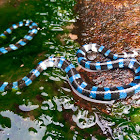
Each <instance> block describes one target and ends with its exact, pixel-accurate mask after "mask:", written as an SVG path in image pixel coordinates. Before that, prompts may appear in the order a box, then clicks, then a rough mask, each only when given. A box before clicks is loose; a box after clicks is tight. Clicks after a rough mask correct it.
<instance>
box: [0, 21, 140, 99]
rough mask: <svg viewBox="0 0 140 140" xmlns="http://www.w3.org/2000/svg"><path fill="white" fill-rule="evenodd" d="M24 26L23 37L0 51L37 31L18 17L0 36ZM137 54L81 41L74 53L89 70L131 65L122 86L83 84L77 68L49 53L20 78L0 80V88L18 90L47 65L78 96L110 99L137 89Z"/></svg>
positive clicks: (17, 45)
mask: <svg viewBox="0 0 140 140" xmlns="http://www.w3.org/2000/svg"><path fill="white" fill-rule="evenodd" d="M22 26H27V27H29V32H28V34H27V35H25V36H24V38H23V39H21V40H19V41H18V42H17V43H15V44H10V45H9V46H8V47H6V48H4V47H2V48H0V55H2V54H5V53H8V52H9V51H13V50H17V49H18V48H20V47H22V46H25V45H26V44H27V43H28V42H29V41H30V40H32V39H33V37H34V36H35V35H36V34H37V32H38V25H37V24H36V23H34V22H32V21H30V20H25V21H21V22H19V23H17V24H13V25H12V26H11V27H10V28H8V29H7V30H6V31H4V33H2V34H1V35H0V37H6V36H7V35H8V34H11V33H12V31H13V30H14V29H17V28H18V27H22ZM89 51H92V52H96V53H97V52H99V53H101V54H103V55H104V56H106V57H108V58H110V59H111V60H110V61H107V62H96V63H95V62H93V61H89V59H87V53H88V52H89ZM136 55H137V52H134V53H133V54H127V53H125V54H124V55H117V54H113V53H112V52H111V51H110V50H108V49H107V48H105V47H104V46H99V45H97V44H95V43H93V44H87V45H83V46H82V47H81V48H80V49H79V50H78V51H77V57H78V62H79V64H80V65H81V66H82V67H84V68H85V69H89V70H97V71H98V70H110V69H116V68H121V69H122V68H128V69H131V70H132V71H133V72H134V74H135V77H134V80H133V81H132V82H131V83H130V84H128V85H124V86H120V87H111V88H109V87H96V86H93V85H89V84H87V83H86V82H85V81H84V80H83V79H82V78H81V76H80V74H79V73H78V72H77V70H76V68H75V66H74V65H73V64H72V63H71V62H70V61H69V60H67V59H65V58H64V57H53V56H51V57H49V58H48V59H45V60H44V61H41V62H39V63H38V65H37V66H36V67H35V68H34V69H32V70H31V71H30V73H29V74H28V75H27V76H25V77H23V78H22V79H21V80H19V81H16V82H13V83H8V82H0V92H4V91H7V90H12V89H14V90H19V89H21V88H23V87H25V86H29V85H30V84H31V83H32V81H33V80H34V79H35V78H37V77H38V76H39V75H40V73H41V72H42V71H44V70H46V69H47V68H48V67H56V68H60V69H62V70H63V71H65V72H66V74H67V76H68V79H69V83H70V85H71V86H72V88H73V89H74V90H75V91H76V94H78V96H80V97H82V98H84V99H86V100H89V101H93V102H94V101H95V100H101V101H111V100H118V99H125V98H126V97H128V96H131V95H133V94H136V93H138V92H140V63H139V62H138V61H137V60H136V59H135V58H134V57H135V56H136Z"/></svg>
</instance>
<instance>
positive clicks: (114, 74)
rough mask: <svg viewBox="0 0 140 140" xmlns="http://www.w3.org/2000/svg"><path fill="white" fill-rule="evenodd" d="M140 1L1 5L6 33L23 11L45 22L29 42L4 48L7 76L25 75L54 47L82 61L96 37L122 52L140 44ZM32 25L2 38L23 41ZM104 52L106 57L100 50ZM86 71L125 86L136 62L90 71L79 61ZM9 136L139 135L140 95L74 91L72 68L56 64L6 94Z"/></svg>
mask: <svg viewBox="0 0 140 140" xmlns="http://www.w3.org/2000/svg"><path fill="white" fill-rule="evenodd" d="M139 3H140V2H139V1H131V2H130V1H115V0H114V1H109V0H101V1H93V0H92V1H90V0H88V1H80V0H79V1H77V4H76V2H75V1H74V0H48V1H46V0H41V1H40V0H25V1H24V0H23V1H16V0H11V1H10V2H8V3H5V4H4V5H2V7H0V17H1V20H0V32H1V33H2V32H3V31H4V30H5V29H7V28H8V27H10V26H11V24H14V23H17V22H19V21H21V20H22V19H32V20H33V21H34V22H36V23H38V24H39V27H40V28H41V30H40V31H39V33H38V34H37V35H36V36H35V37H34V39H33V40H32V41H31V42H29V43H28V45H26V46H25V47H23V48H21V49H19V50H17V51H15V52H11V53H9V54H6V55H3V56H1V59H0V64H1V65H0V74H1V76H0V81H15V80H17V79H20V78H21V77H23V76H25V75H26V74H27V73H28V72H29V71H30V70H31V69H32V68H33V67H34V66H36V65H37V63H38V62H39V61H40V60H43V59H45V58H47V57H48V56H50V55H55V56H62V55H63V56H65V57H66V58H67V59H69V60H71V61H72V63H73V64H74V65H75V66H77V61H76V55H75V54H76V50H78V48H79V47H80V45H83V44H86V43H90V42H96V43H98V44H102V45H105V46H106V47H107V48H109V49H111V50H112V51H113V52H115V53H121V52H122V51H127V50H129V49H134V48H139V47H140V42H139V25H140V20H139V12H138V11H139V9H138V8H139V6H138V4H139ZM64 5H65V6H64ZM27 32H28V29H27V28H21V29H17V30H16V31H14V32H13V34H12V35H10V36H9V37H8V38H7V40H3V39H0V44H1V45H2V46H6V45H8V44H9V43H15V42H16V41H18V40H19V39H20V38H22V37H23V36H24V35H25V34H26V33H27ZM137 59H139V57H138V58H137ZM97 60H106V58H104V57H102V56H100V55H98V57H97ZM78 69H79V67H78ZM79 72H80V73H81V74H82V77H83V78H84V79H85V80H86V81H87V82H90V83H93V84H95V85H98V86H114V85H115V86H118V85H122V84H127V83H129V82H130V81H132V79H133V73H132V72H131V71H128V70H114V71H107V72H101V73H95V72H94V73H87V72H85V71H83V70H82V69H79ZM85 75H88V77H89V78H87V76H85ZM23 135H24V137H23ZM7 139H9V140H16V139H20V140H22V139H23V140H25V139H27V140H41V139H43V140H52V139H58V140H64V139H68V140H69V139H70V140H71V139H73V140H81V139H82V140H84V139H85V140H96V139H97V140H111V139H115V140H123V139H126V140H127V139H132V140H133V139H134V140H138V139H140V95H139V94H137V95H135V96H133V97H131V98H129V99H127V100H122V101H117V102H115V103H114V104H111V105H106V104H99V103H98V104H97V103H91V102H87V101H84V100H83V99H80V98H79V97H78V96H77V95H75V93H74V92H72V89H71V88H70V86H69V84H68V82H67V78H66V75H65V73H63V72H62V71H61V70H59V69H55V68H53V69H51V68H50V69H48V70H46V71H45V72H43V73H42V74H41V76H40V77H39V78H38V79H36V80H35V81H34V82H33V84H32V85H30V86H29V87H27V88H25V89H23V90H20V91H18V92H4V93H2V95H1V96H0V140H7Z"/></svg>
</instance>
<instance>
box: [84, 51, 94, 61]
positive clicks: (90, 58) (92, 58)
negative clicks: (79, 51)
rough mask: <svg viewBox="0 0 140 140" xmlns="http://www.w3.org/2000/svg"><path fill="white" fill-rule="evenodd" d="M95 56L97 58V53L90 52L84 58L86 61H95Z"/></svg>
mask: <svg viewBox="0 0 140 140" xmlns="http://www.w3.org/2000/svg"><path fill="white" fill-rule="evenodd" d="M96 56H97V53H96V52H93V51H91V50H90V51H88V52H87V53H86V57H87V59H88V60H94V59H96Z"/></svg>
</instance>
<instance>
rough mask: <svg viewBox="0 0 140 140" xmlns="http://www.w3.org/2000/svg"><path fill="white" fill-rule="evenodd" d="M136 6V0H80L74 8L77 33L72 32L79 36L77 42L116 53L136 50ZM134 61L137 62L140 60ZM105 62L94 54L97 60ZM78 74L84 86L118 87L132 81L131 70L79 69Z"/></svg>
mask: <svg viewBox="0 0 140 140" xmlns="http://www.w3.org/2000/svg"><path fill="white" fill-rule="evenodd" d="M139 3H140V1H139V0H136V1H134V0H132V1H128V0H125V1H116V0H113V1H110V0H98V1H97V0H88V1H83V0H79V1H78V4H77V7H76V11H77V13H78V15H79V17H78V19H77V22H76V23H75V29H76V30H73V33H74V34H77V36H78V39H77V41H78V43H79V44H80V45H84V44H88V43H97V44H100V45H104V46H105V47H106V48H108V49H111V50H112V51H113V52H114V53H118V54H119V53H122V52H127V51H131V50H134V49H139V48H140V37H139V33H140V28H139V25H140V12H139ZM137 59H138V60H139V61H140V58H139V57H137ZM106 60H108V59H107V58H105V57H103V56H102V55H101V54H97V58H96V61H106ZM79 72H80V74H81V75H82V77H83V78H84V79H85V80H86V82H87V83H92V84H94V85H96V86H99V87H102V86H109V87H111V86H121V85H124V84H128V83H130V82H131V81H132V80H133V72H131V71H130V70H120V69H117V70H114V71H113V70H111V71H104V72H86V71H84V70H82V69H80V70H79ZM87 75H88V76H87Z"/></svg>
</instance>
